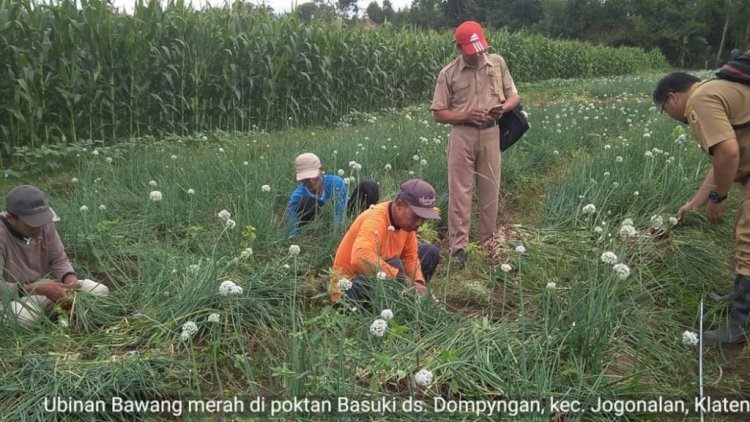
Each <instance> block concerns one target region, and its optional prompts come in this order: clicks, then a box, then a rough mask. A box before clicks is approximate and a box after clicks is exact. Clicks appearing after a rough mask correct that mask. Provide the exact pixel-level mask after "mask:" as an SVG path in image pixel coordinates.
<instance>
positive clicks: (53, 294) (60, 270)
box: [0, 185, 109, 326]
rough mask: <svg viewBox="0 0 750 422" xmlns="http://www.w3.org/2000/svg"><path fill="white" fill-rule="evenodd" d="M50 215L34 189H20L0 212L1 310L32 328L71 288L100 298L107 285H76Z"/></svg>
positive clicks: (45, 201)
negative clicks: (8, 310)
mask: <svg viewBox="0 0 750 422" xmlns="http://www.w3.org/2000/svg"><path fill="white" fill-rule="evenodd" d="M56 217H57V216H56V215H55V212H54V211H53V210H52V208H50V206H49V199H47V195H45V194H44V192H42V191H41V190H39V188H37V187H35V186H30V185H19V186H16V187H15V188H13V189H11V191H10V192H8V195H7V196H6V197H5V211H4V212H2V213H0V310H2V313H6V310H5V307H6V306H7V307H8V308H9V309H10V311H11V312H12V313H13V315H15V316H16V318H17V319H18V321H19V322H20V323H21V324H22V325H26V326H28V325H31V324H33V323H35V322H36V321H38V320H39V319H40V318H41V316H42V315H44V314H46V313H49V312H50V311H52V309H53V307H54V305H55V303H58V302H61V301H65V300H66V299H67V298H68V295H69V292H70V291H71V290H72V289H80V290H81V291H86V292H90V293H93V294H99V295H104V294H107V293H108V292H109V289H108V288H107V286H105V285H103V284H101V283H97V282H95V281H92V280H88V279H85V280H79V279H78V275H77V274H76V273H75V271H73V266H72V265H71V263H70V260H69V259H68V256H67V254H66V253H65V248H64V247H63V244H62V241H61V240H60V236H59V235H58V233H57V229H55V224H54V221H55V220H56Z"/></svg>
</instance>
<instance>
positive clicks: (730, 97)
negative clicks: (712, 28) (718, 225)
mask: <svg viewBox="0 0 750 422" xmlns="http://www.w3.org/2000/svg"><path fill="white" fill-rule="evenodd" d="M653 99H654V102H655V103H656V105H657V106H660V107H661V108H662V111H663V112H666V113H667V114H669V115H670V116H671V117H672V118H674V119H676V120H679V121H681V122H684V123H687V124H689V125H690V127H691V128H692V130H693V133H694V134H695V137H696V138H698V142H700V145H701V148H703V150H704V151H706V152H707V153H708V154H710V156H711V161H712V163H713V167H712V168H711V170H710V171H709V172H708V174H706V177H705V179H704V182H703V185H702V186H701V187H700V188H699V189H698V191H697V192H696V193H695V195H694V196H693V198H692V199H691V200H690V201H688V202H687V203H686V204H685V205H683V206H682V207H680V209H679V210H678V211H677V218H678V219H681V218H682V217H683V216H684V215H685V213H686V212H689V211H693V210H696V209H698V208H700V207H702V206H704V205H706V204H708V206H707V210H706V215H707V217H708V220H709V221H710V222H712V223H714V222H719V221H721V219H722V217H723V214H724V207H725V206H726V199H727V195H728V193H729V189H730V187H731V184H732V182H733V181H734V182H737V183H740V184H741V185H742V188H741V190H740V198H739V200H740V204H741V206H740V213H739V215H738V217H737V221H736V223H735V247H736V252H735V273H736V278H735V281H734V292H733V293H732V294H731V295H728V296H727V298H730V299H731V300H732V304H731V310H730V318H729V324H727V325H726V326H723V327H721V328H719V329H716V330H710V331H706V332H705V333H704V338H705V339H706V340H707V341H711V342H721V343H739V342H742V341H744V340H745V327H746V325H747V322H748V315H749V314H750V201H748V200H747V199H748V198H750V125H747V123H750V85H744V84H741V83H738V82H731V81H727V80H724V79H710V80H707V81H703V82H701V81H700V79H698V78H696V77H695V76H692V75H689V74H687V73H682V72H675V73H671V74H669V75H667V76H665V77H664V78H662V79H661V80H660V81H659V82H658V84H657V85H656V88H655V89H654V93H653ZM743 127H744V128H743Z"/></svg>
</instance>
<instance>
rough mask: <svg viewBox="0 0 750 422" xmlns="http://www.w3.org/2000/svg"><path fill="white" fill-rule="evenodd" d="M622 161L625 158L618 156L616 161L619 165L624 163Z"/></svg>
mask: <svg viewBox="0 0 750 422" xmlns="http://www.w3.org/2000/svg"><path fill="white" fill-rule="evenodd" d="M622 160H623V158H622V156H620V155H618V156H617V157H615V161H617V162H618V163H622Z"/></svg>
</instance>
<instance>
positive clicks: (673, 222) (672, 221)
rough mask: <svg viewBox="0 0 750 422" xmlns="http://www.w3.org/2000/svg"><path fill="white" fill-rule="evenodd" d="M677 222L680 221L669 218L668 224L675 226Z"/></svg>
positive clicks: (675, 218)
mask: <svg viewBox="0 0 750 422" xmlns="http://www.w3.org/2000/svg"><path fill="white" fill-rule="evenodd" d="M679 222H680V220H678V219H677V217H669V224H671V225H673V226H676V225H677V223H679Z"/></svg>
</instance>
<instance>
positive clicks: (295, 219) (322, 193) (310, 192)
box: [287, 152, 380, 235]
mask: <svg viewBox="0 0 750 422" xmlns="http://www.w3.org/2000/svg"><path fill="white" fill-rule="evenodd" d="M294 166H295V169H296V170H297V181H298V182H301V183H300V184H299V185H297V188H296V189H295V190H294V192H292V195H291V196H290V197H289V204H288V205H287V219H288V222H289V225H290V227H289V234H291V235H295V234H297V232H298V231H299V226H300V225H303V224H306V223H309V222H310V221H312V219H313V218H315V216H316V215H317V214H318V213H319V212H320V211H321V210H322V208H323V207H324V206H326V204H328V203H329V202H333V206H334V216H335V217H334V218H335V222H336V225H337V226H338V225H339V224H341V222H342V221H343V220H344V211H345V210H348V213H349V215H352V216H353V215H357V214H358V213H359V212H360V211H362V210H366V209H368V208H369V207H370V205H374V204H376V203H377V202H378V200H379V199H380V190H379V188H378V184H377V183H375V182H373V181H370V180H366V181H364V182H362V183H360V184H359V185H358V186H357V187H356V188H355V189H354V191H353V192H352V195H351V198H349V195H348V190H347V187H346V184H345V183H344V180H343V179H342V178H340V177H339V176H337V175H333V174H323V166H322V164H321V163H320V159H319V158H318V156H317V155H315V154H313V153H309V152H307V153H304V154H300V155H299V156H298V157H297V159H295V160H294Z"/></svg>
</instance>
